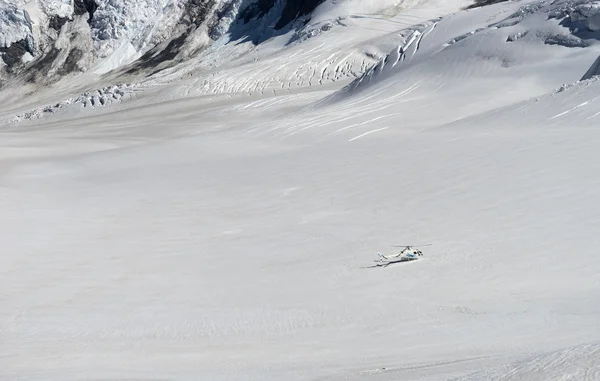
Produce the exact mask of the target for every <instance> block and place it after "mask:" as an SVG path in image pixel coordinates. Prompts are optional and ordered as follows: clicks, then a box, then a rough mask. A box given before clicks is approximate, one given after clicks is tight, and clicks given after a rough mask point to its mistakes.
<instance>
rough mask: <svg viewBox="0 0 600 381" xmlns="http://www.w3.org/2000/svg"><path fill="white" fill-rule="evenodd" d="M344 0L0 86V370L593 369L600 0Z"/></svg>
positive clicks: (547, 372) (599, 261) (59, 375)
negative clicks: (53, 80)
mask: <svg viewBox="0 0 600 381" xmlns="http://www.w3.org/2000/svg"><path fill="white" fill-rule="evenodd" d="M346 3H350V2H340V6H344V7H343V8H340V13H339V14H338V15H336V14H335V12H334V11H333V10H332V8H326V7H323V8H322V9H318V10H317V11H318V12H323V13H321V14H322V15H325V12H328V16H327V17H326V18H322V19H318V20H313V21H311V24H313V23H314V25H309V26H307V28H309V30H311V29H310V28H317V29H319V30H321V31H320V32H318V33H314V34H310V36H309V35H308V34H307V35H305V36H304V38H298V39H294V38H293V37H294V36H292V34H293V33H294V32H290V33H288V34H285V35H280V36H276V37H274V38H272V39H270V40H268V41H266V42H264V43H261V44H259V45H257V46H253V45H252V44H250V43H248V42H242V41H228V40H227V36H223V37H222V39H220V41H218V43H215V44H214V45H213V46H212V47H210V48H208V49H206V51H205V52H203V54H202V55H200V56H199V57H197V58H196V59H191V60H189V61H188V62H184V63H182V64H181V65H179V66H177V67H175V68H172V69H169V70H165V71H163V72H161V73H159V74H157V75H155V76H153V77H151V78H149V79H148V80H147V81H146V82H144V83H140V84H127V85H124V84H122V82H115V83H107V82H108V81H109V79H106V78H104V79H102V80H101V81H97V82H93V83H87V82H86V83H83V82H84V81H88V80H89V78H90V77H82V78H83V79H77V78H71V79H69V80H68V81H65V82H63V83H61V84H60V86H55V87H53V88H49V89H39V91H38V92H35V93H33V94H30V95H29V96H28V97H24V96H23V95H22V94H19V89H4V90H2V92H1V93H0V97H1V99H5V100H6V102H3V105H4V106H3V107H2V108H1V109H0V117H1V118H0V120H4V121H9V120H13V118H15V117H16V118H19V116H22V115H25V114H24V113H27V112H32V111H31V110H38V111H39V112H40V113H41V114H43V115H44V117H43V118H37V117H31V118H21V119H19V120H21V121H23V122H17V123H9V122H4V123H3V124H2V127H1V129H0V168H1V169H2V170H1V171H0V232H1V233H0V247H1V248H2V249H1V255H0V342H1V343H2V345H1V346H0V359H1V363H2V366H0V378H2V379H10V380H80V379H92V380H96V379H97V380H101V379H102V380H105V379H128V380H148V379H161V380H162V379H165V380H282V379H285V380H333V381H337V380H377V381H384V380H385V381H388V380H456V381H472V380H497V381H500V380H502V381H508V380H510V381H515V380H534V381H536V380H583V381H586V380H598V379H599V377H600V368H599V367H600V350H599V348H600V304H599V303H598V300H600V256H598V255H597V251H598V250H597V247H598V244H599V235H598V230H599V229H600V210H598V208H597V207H596V206H597V205H599V204H600V175H599V173H600V160H598V159H599V158H598V146H599V145H600V131H599V130H598V128H597V127H598V125H599V121H600V100H599V99H600V95H599V94H600V80H599V79H598V78H599V77H598V76H596V75H595V73H596V72H597V59H598V57H599V56H600V45H599V44H598V39H599V36H598V34H597V33H598V30H597V28H596V27H595V25H596V24H595V22H596V21H595V20H596V18H597V17H598V16H597V15H598V12H597V9H598V7H597V4H598V2H597V1H566V0H559V1H545V0H531V1H515V2H505V3H499V4H496V5H493V6H489V7H482V8H478V9H470V10H461V7H463V6H464V5H465V4H464V2H461V1H456V2H454V1H449V2H445V3H444V6H443V7H441V8H439V5H440V2H439V1H436V0H432V1H431V2H426V1H422V2H419V3H418V4H414V8H407V9H398V10H397V11H394V12H392V13H390V12H389V9H390V8H389V7H388V4H387V3H386V2H382V3H380V5H381V4H383V5H385V6H382V7H375V8H371V9H370V10H360V11H357V13H353V12H354V11H348V9H349V8H346V5H347V4H346ZM451 3H452V4H451ZM372 4H375V5H377V4H379V3H376V2H373V3H372ZM326 5H327V4H326ZM331 5H332V4H329V6H331ZM438 10H439V12H437V11H438ZM377 12H379V13H377ZM319 17H320V16H319ZM328 23H330V24H328ZM324 24H327V25H328V26H327V27H326V28H321V26H322V25H324ZM315 30H316V29H315ZM116 79H118V80H121V78H116ZM116 79H115V80H116ZM94 89H96V90H94ZM12 94H17V95H20V97H16V96H12V97H11V95H12ZM78 94H79V95H78ZM11 98H14V99H11ZM125 98H127V99H125ZM15 99H16V100H15ZM46 105H47V106H48V107H50V109H51V111H48V112H45V111H44V110H45V108H44V107H46ZM84 105H87V106H84ZM40 110H41V111H40ZM26 120H29V121H28V122H24V121H26ZM13 122H14V120H13ZM424 243H431V244H433V245H432V246H428V247H423V252H424V254H425V255H424V257H423V258H422V259H420V260H418V261H414V262H410V263H406V264H398V265H392V266H389V267H387V268H375V269H371V268H365V267H368V266H370V265H371V264H373V260H375V259H376V253H377V252H378V251H380V252H382V253H384V254H385V253H386V252H391V250H393V248H391V247H390V246H391V245H395V244H424Z"/></svg>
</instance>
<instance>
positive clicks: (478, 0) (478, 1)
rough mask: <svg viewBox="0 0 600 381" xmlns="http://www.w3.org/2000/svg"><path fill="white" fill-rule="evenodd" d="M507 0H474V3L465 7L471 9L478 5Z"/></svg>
mask: <svg viewBox="0 0 600 381" xmlns="http://www.w3.org/2000/svg"><path fill="white" fill-rule="evenodd" d="M504 1H508V0H475V3H474V4H471V5H469V6H468V7H467V9H473V8H478V7H485V6H486V5H492V4H496V3H502V2H504Z"/></svg>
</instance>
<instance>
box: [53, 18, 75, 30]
mask: <svg viewBox="0 0 600 381" xmlns="http://www.w3.org/2000/svg"><path fill="white" fill-rule="evenodd" d="M68 21H71V19H69V18H68V17H60V16H58V15H54V16H52V17H51V18H50V21H49V26H50V28H52V29H54V30H56V31H59V30H60V29H61V28H62V26H63V25H65V24H66V23H67V22H68Z"/></svg>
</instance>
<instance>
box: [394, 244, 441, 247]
mask: <svg viewBox="0 0 600 381" xmlns="http://www.w3.org/2000/svg"><path fill="white" fill-rule="evenodd" d="M431 245H433V244H432V243H426V244H423V245H392V247H423V246H431Z"/></svg>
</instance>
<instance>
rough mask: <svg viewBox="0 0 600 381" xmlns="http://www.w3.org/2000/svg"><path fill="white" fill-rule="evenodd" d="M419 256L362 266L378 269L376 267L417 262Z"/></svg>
mask: <svg viewBox="0 0 600 381" xmlns="http://www.w3.org/2000/svg"><path fill="white" fill-rule="evenodd" d="M418 259H419V258H412V259H400V260H397V261H390V262H383V263H375V264H374V265H371V266H365V267H361V269H376V268H380V267H381V268H385V267H388V266H391V265H397V264H401V263H403V264H406V263H409V262H415V261H417V260H418Z"/></svg>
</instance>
